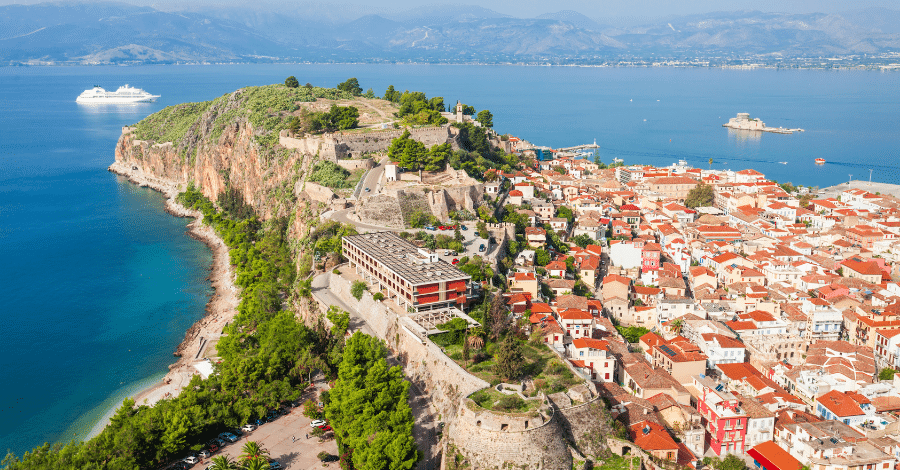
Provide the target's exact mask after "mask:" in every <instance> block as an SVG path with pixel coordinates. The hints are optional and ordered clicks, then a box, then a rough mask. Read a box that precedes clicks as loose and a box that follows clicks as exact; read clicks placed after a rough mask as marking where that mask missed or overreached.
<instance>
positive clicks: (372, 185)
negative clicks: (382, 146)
mask: <svg viewBox="0 0 900 470" xmlns="http://www.w3.org/2000/svg"><path fill="white" fill-rule="evenodd" d="M387 160H388V158H387V157H384V158H382V159H381V161H380V162H378V165H376V166H375V168H372V169H371V170H369V171H367V172H366V174H365V175H364V176H363V178H362V180H361V181H362V184H360V185H358V186H357V187H356V191H354V192H353V197H355V198H356V199H357V200H359V199H360V198H361V197H363V196H366V195H369V194H371V195H374V194H376V193H377V192H378V183H379V181H381V175H382V174H383V173H384V164H385V163H386V162H387ZM366 188H369V190H370V191H371V192H370V193H367V192H366Z"/></svg>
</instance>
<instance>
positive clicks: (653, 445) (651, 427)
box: [631, 421, 678, 452]
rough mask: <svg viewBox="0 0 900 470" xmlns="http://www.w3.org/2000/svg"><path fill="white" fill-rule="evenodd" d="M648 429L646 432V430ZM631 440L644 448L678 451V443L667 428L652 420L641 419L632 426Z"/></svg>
mask: <svg viewBox="0 0 900 470" xmlns="http://www.w3.org/2000/svg"><path fill="white" fill-rule="evenodd" d="M645 430H646V431H647V432H646V433H645V432H644V431H645ZM631 440H632V441H634V443H635V444H637V446H638V447H640V448H641V449H644V450H672V451H675V452H677V451H678V444H676V443H675V441H674V440H673V439H672V436H669V433H668V432H666V428H664V427H662V426H660V425H659V424H657V423H654V422H652V421H641V422H640V423H636V424H633V425H632V426H631Z"/></svg>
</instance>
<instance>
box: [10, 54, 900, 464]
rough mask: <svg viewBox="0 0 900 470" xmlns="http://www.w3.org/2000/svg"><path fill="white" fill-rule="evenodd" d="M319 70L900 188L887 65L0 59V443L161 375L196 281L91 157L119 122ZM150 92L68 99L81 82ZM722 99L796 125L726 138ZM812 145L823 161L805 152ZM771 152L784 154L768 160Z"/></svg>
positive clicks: (539, 131) (191, 308) (176, 240)
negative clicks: (41, 62) (9, 62)
mask: <svg viewBox="0 0 900 470" xmlns="http://www.w3.org/2000/svg"><path fill="white" fill-rule="evenodd" d="M289 75H295V76H296V77H297V78H298V79H299V80H300V83H306V82H310V83H313V84H314V85H317V86H334V85H335V84H337V83H339V82H341V81H343V80H345V79H346V78H349V77H357V78H358V79H359V82H360V84H361V85H362V87H363V88H364V89H367V88H370V87H371V88H373V89H374V91H375V92H376V94H378V95H381V94H383V93H384V90H385V89H386V88H387V86H388V85H394V86H395V87H396V88H398V89H400V90H404V89H409V90H417V91H424V92H426V93H427V94H428V95H429V96H443V97H444V101H445V103H448V104H449V103H455V102H456V100H457V99H459V100H462V101H463V102H464V103H466V104H470V105H472V106H474V107H475V108H476V109H478V110H481V109H489V110H491V111H492V112H493V114H494V124H495V126H494V127H495V128H496V129H497V130H498V131H500V132H508V133H511V134H513V135H516V136H518V137H521V138H523V139H527V140H529V141H531V142H533V143H535V144H537V145H547V146H550V147H554V148H556V147H565V146H572V145H579V144H586V143H592V142H594V141H595V140H596V142H597V144H598V145H600V155H601V158H602V159H603V160H604V161H605V162H607V163H609V162H611V161H612V159H613V158H621V159H623V160H624V161H625V163H626V164H631V163H647V164H654V165H668V164H671V163H674V162H676V161H678V160H682V159H683V160H687V161H688V163H690V164H693V165H695V166H700V167H704V168H705V167H707V166H709V164H708V161H709V159H710V158H712V159H713V164H712V166H713V168H720V169H733V170H741V169H745V168H754V169H757V170H759V171H761V172H763V173H764V174H766V176H768V177H769V178H773V179H776V180H779V181H782V182H785V181H791V182H793V183H795V184H804V185H810V186H813V185H815V186H829V185H833V184H836V183H840V182H842V181H846V180H847V179H848V178H849V175H850V174H853V178H854V179H867V178H868V177H869V170H870V169H871V170H873V171H872V180H873V181H880V182H887V183H898V184H900V173H898V169H900V162H898V146H900V126H898V124H897V123H898V122H900V75H898V74H896V73H880V72H870V71H814V70H809V71H803V70H794V71H775V70H750V71H747V70H722V69H672V68H581V67H518V66H427V65H415V66H414V65H210V66H148V67H55V68H37V67H36V68H11V67H5V68H0V262H2V263H3V267H2V269H0V286H2V292H3V294H4V295H3V297H4V299H3V300H4V301H3V302H2V304H0V339H2V342H3V345H4V347H3V354H2V355H0V371H2V373H3V379H4V386H3V387H0V450H5V449H12V450H13V451H14V452H16V453H18V454H21V453H22V452H23V451H25V450H28V449H30V448H32V447H34V446H36V445H39V444H42V443H44V442H68V441H70V440H72V439H80V438H84V437H85V436H86V435H87V434H88V433H89V432H90V430H91V429H92V428H93V427H94V426H95V425H96V423H97V422H98V421H99V420H101V418H102V417H103V415H105V414H107V413H108V412H109V410H111V409H112V408H113V407H115V406H116V405H117V404H118V403H121V400H122V399H123V398H124V397H125V396H127V395H129V394H132V393H134V392H136V391H137V390H139V389H140V388H142V387H145V386H147V385H149V384H150V383H152V382H154V381H156V380H159V378H160V377H161V376H162V375H163V374H164V373H165V372H166V370H167V365H168V364H170V363H171V362H173V361H174V357H173V356H172V352H173V351H174V349H175V347H176V346H177V345H178V343H179V342H180V341H181V339H182V338H183V336H184V333H185V331H186V330H187V329H188V328H189V327H190V325H191V324H192V323H194V322H195V321H196V320H198V319H199V318H201V317H202V316H203V314H204V310H205V304H206V302H207V300H208V298H209V296H210V295H211V288H210V284H209V281H208V280H207V276H208V273H209V267H210V263H211V253H210V251H209V250H208V249H207V248H206V247H205V246H204V245H203V244H201V243H200V242H198V241H196V240H193V239H192V238H190V237H188V236H187V235H186V232H185V225H186V223H187V222H188V221H187V220H185V219H178V218H174V217H171V216H169V215H167V214H166V213H165V212H163V198H162V196H161V195H160V194H158V193H155V192H153V191H152V190H149V189H145V188H140V187H136V186H134V185H132V184H130V183H128V182H127V181H125V180H123V179H122V178H120V177H117V176H115V175H113V174H111V173H108V172H107V171H106V167H107V166H108V165H109V164H110V163H112V161H113V159H114V148H115V144H116V140H117V138H118V136H119V133H120V131H121V127H122V126H124V125H128V124H133V123H135V122H137V121H139V120H140V119H142V118H143V117H144V116H146V115H148V114H150V113H153V112H155V111H157V110H159V109H162V108H163V107H165V106H168V105H173V104H177V103H180V102H184V101H202V100H210V99H213V98H215V97H217V96H220V95H222V94H224V93H228V92H230V91H233V90H235V89H237V88H240V87H242V86H246V85H263V84H270V83H280V82H282V81H283V80H284V78H285V77H287V76H289ZM125 83H128V84H131V85H133V86H137V87H140V88H144V89H146V90H148V91H149V92H152V93H154V94H160V95H162V98H160V100H159V101H158V102H157V103H153V104H144V105H133V106H105V107H104V106H100V107H97V106H81V105H77V104H76V103H75V102H74V100H75V97H76V96H77V95H78V94H79V93H80V92H81V91H82V90H84V89H86V88H90V87H91V86H93V85H95V84H97V85H101V86H104V87H106V88H108V89H109V88H112V89H115V88H116V87H118V86H120V85H122V84H125ZM738 112H748V113H751V115H752V116H753V117H758V118H761V119H762V120H764V121H765V122H766V123H767V124H768V125H770V126H775V127H778V126H782V127H788V128H794V127H800V128H804V129H806V132H803V133H799V134H794V135H776V134H761V135H759V134H757V135H740V134H737V133H734V132H729V131H728V130H726V129H724V128H722V127H721V124H723V123H724V122H727V120H728V118H730V117H732V116H734V115H735V114H736V113H738ZM819 157H821V158H825V159H826V160H827V163H826V164H825V165H822V166H816V165H814V164H813V160H814V159H815V158H819ZM779 162H787V164H782V163H779Z"/></svg>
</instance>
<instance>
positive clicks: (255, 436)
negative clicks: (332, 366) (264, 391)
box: [193, 382, 340, 470]
mask: <svg viewBox="0 0 900 470" xmlns="http://www.w3.org/2000/svg"><path fill="white" fill-rule="evenodd" d="M316 386H317V389H320V390H324V389H325V388H326V387H327V386H326V385H325V384H324V383H321V382H317V383H316ZM307 398H313V393H311V392H307V393H305V394H304V396H303V397H301V402H302V401H306V399H307ZM310 421H311V420H310V419H309V418H307V417H305V416H303V407H302V406H298V407H295V408H291V409H290V413H288V414H287V415H284V416H281V417H279V418H278V419H276V420H274V421H272V422H269V423H265V424H263V425H262V426H260V427H258V428H257V429H256V430H255V431H253V432H250V433H244V435H243V436H241V437H240V439H239V440H238V441H237V442H235V443H231V444H226V445H225V446H224V447H223V448H222V449H220V450H219V451H218V452H217V453H215V454H213V457H216V456H218V455H228V456H230V457H231V458H232V459H234V460H237V459H238V458H239V457H240V455H241V448H242V447H243V446H244V443H245V442H247V441H256V442H258V443H259V444H260V445H261V446H262V447H263V448H264V449H266V450H268V451H269V458H270V459H272V460H274V461H276V462H279V463H280V464H281V465H282V468H285V469H292V470H301V469H302V470H309V469H321V468H323V467H324V468H340V464H339V463H338V462H331V463H327V464H325V463H322V462H321V461H320V460H319V458H318V455H319V452H322V451H325V452H328V453H329V454H331V455H338V450H337V443H336V442H335V441H334V439H330V440H325V441H322V442H320V441H319V439H318V438H315V437H313V436H309V438H308V439H307V437H306V436H307V434H308V433H309V432H310V431H311V430H312V427H310V425H309V424H310ZM210 465H211V461H210V459H208V458H207V459H203V460H202V461H201V462H200V463H198V464H197V465H194V466H193V468H194V469H206V468H207V467H209V466H210Z"/></svg>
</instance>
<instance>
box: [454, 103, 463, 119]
mask: <svg viewBox="0 0 900 470" xmlns="http://www.w3.org/2000/svg"><path fill="white" fill-rule="evenodd" d="M456 122H463V105H462V103H461V102H460V101H459V100H456Z"/></svg>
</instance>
